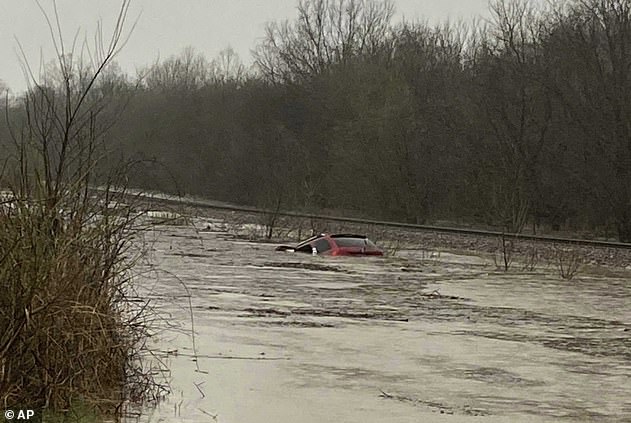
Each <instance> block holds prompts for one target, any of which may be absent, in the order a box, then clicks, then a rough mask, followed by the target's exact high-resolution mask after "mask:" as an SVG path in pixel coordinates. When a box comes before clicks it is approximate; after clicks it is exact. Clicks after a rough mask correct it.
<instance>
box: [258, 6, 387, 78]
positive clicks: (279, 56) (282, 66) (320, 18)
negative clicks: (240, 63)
mask: <svg viewBox="0 0 631 423" xmlns="http://www.w3.org/2000/svg"><path fill="white" fill-rule="evenodd" d="M393 13H394V6H393V4H392V3H391V1H390V0H384V1H375V0H301V1H300V2H299V3H298V19H297V20H296V21H294V22H293V23H292V22H288V21H286V22H284V23H282V24H276V23H272V24H269V25H268V26H267V28H266V34H265V41H264V42H263V44H262V45H261V46H259V48H258V49H257V50H256V51H255V52H254V56H255V59H256V61H255V63H256V65H257V67H258V68H259V69H260V71H261V72H262V73H263V75H265V76H266V77H267V78H268V79H269V80H272V81H291V80H296V79H298V80H299V79H304V78H306V77H308V76H309V75H317V74H320V73H321V72H323V71H324V70H326V69H327V68H328V67H330V66H331V65H333V64H336V63H346V62H348V60H350V59H351V58H353V57H356V56H357V55H370V54H374V53H376V52H377V51H378V50H379V49H380V48H381V47H382V46H383V42H384V40H385V39H386V37H387V34H388V31H389V24H390V20H391V18H392V15H393Z"/></svg>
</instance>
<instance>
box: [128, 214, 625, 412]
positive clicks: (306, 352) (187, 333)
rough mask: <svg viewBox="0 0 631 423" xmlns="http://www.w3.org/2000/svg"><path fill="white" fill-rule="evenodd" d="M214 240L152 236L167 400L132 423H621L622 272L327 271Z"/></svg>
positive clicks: (337, 265) (463, 258)
mask: <svg viewBox="0 0 631 423" xmlns="http://www.w3.org/2000/svg"><path fill="white" fill-rule="evenodd" d="M215 229H216V230H209V231H202V232H197V231H195V230H194V229H192V228H188V227H174V226H171V227H169V226H159V227H156V228H155V231H154V232H153V233H152V234H150V235H149V236H148V240H147V241H148V242H149V244H148V245H149V247H150V250H151V251H150V254H149V259H150V262H151V263H152V265H153V266H155V271H147V272H146V273H144V275H143V277H142V279H141V280H140V284H139V285H140V289H141V292H142V294H143V295H145V296H148V297H149V298H151V299H152V300H153V301H152V303H153V305H154V306H155V307H156V309H157V310H158V311H159V312H160V315H161V316H162V317H163V318H164V321H163V322H162V326H163V327H164V330H163V331H162V332H161V333H160V335H159V336H158V337H155V338H154V339H153V340H152V341H151V342H152V347H153V348H155V349H156V350H157V351H160V352H161V353H160V354H159V356H160V357H161V358H162V360H163V361H164V363H165V364H166V366H167V367H168V368H169V369H170V377H169V382H170V386H171V390H172V394H171V395H170V396H169V397H168V399H167V400H166V401H164V402H163V403H162V404H161V405H160V406H159V407H157V408H156V409H154V410H149V411H147V413H146V416H145V417H144V418H143V420H144V421H149V422H162V421H164V422H171V421H182V422H215V421H216V422H221V423H258V422H296V423H298V422H300V423H316V422H317V423H323V422H358V423H359V422H362V423H364V422H365V423H371V422H375V423H377V422H379V423H384V422H392V423H398V422H434V421H435V422H443V421H444V422H470V421H471V422H509V421H510V422H548V421H550V422H556V421H559V422H569V421H577V422H580V421H596V422H622V421H631V283H630V282H629V279H628V276H629V272H627V273H626V274H625V273H624V272H623V271H621V272H620V273H619V274H617V273H615V272H611V271H608V272H600V274H599V272H592V273H589V272H584V273H582V274H580V275H578V276H577V277H575V278H574V279H573V280H570V281H567V280H563V279H561V278H560V277H559V276H558V274H557V273H556V270H555V269H543V270H540V271H535V272H528V273H525V272H519V271H511V272H508V273H504V272H498V271H496V268H495V265H494V263H493V261H492V260H489V259H488V258H484V257H476V256H470V255H459V254H454V253H446V252H438V251H434V252H431V251H430V252H428V251H425V250H420V249H401V250H399V251H397V253H396V254H395V255H394V256H390V257H385V258H324V257H317V256H310V255H298V254H291V253H280V252H275V251H274V246H275V245H273V244H265V243H254V242H247V241H243V240H239V239H236V238H234V237H231V236H230V235H229V234H228V233H227V232H225V231H223V230H221V227H220V226H216V227H215ZM605 274H606V276H605ZM192 328H194V333H195V336H194V337H193V336H191V329H192ZM196 356H197V359H195V357H196Z"/></svg>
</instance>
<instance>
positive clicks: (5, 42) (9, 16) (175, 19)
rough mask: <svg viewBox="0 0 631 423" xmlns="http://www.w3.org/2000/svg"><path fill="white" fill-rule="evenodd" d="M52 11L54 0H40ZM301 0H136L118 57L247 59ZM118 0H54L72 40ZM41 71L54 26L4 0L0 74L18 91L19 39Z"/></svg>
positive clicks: (444, 0)
mask: <svg viewBox="0 0 631 423" xmlns="http://www.w3.org/2000/svg"><path fill="white" fill-rule="evenodd" d="M394 1H395V5H396V10H397V14H396V18H395V20H397V21H398V20H401V18H402V17H403V16H404V17H405V18H406V19H407V20H416V19H427V20H428V21H429V22H431V23H437V22H441V21H443V20H445V19H447V18H450V19H458V18H464V19H465V20H468V19H470V18H471V17H473V16H483V17H486V16H488V13H487V11H488V7H487V0H394ZM40 3H41V4H42V6H43V7H44V8H45V9H47V10H48V11H49V12H50V15H51V16H53V15H52V0H40ZM296 4H297V0H132V2H131V7H130V10H129V17H128V25H130V24H131V23H132V22H133V21H135V20H136V18H138V24H137V26H136V28H135V30H134V32H133V34H132V36H131V38H130V40H129V42H128V44H127V46H126V47H125V49H124V50H123V51H122V52H121V54H120V55H119V56H118V59H117V61H118V62H119V64H120V65H121V67H122V68H123V70H125V71H126V72H128V73H131V74H135V69H136V68H140V67H142V66H145V65H148V64H150V63H153V62H154V61H155V60H156V59H157V58H158V57H160V58H166V57H168V56H170V55H172V54H177V53H179V52H181V51H182V50H183V49H184V48H185V47H187V46H192V47H194V48H195V50H197V51H198V52H201V53H204V54H205V55H206V57H208V58H212V57H214V56H216V55H217V54H218V53H219V51H221V50H222V49H224V48H226V47H228V46H231V47H232V48H233V49H234V50H235V51H236V52H237V54H238V55H239V56H240V57H241V59H242V61H243V62H244V63H246V64H249V63H250V60H251V58H250V49H252V48H253V47H254V46H255V45H256V43H257V41H258V40H259V39H260V37H262V36H263V33H264V26H265V23H266V22H269V21H277V20H284V19H293V18H294V17H295V16H296ZM119 6H120V1H118V0H57V9H58V11H59V16H60V20H61V26H62V28H63V29H64V31H65V34H64V37H65V39H66V42H67V44H68V45H70V44H71V43H72V39H73V36H74V33H75V32H76V31H77V29H80V30H81V31H82V32H81V35H80V38H81V39H83V38H85V35H86V33H87V35H88V37H90V39H91V37H92V36H93V34H94V29H95V28H96V22H97V21H98V20H99V19H102V20H103V26H104V31H105V33H106V34H107V33H110V30H111V28H112V27H113V25H114V22H115V21H114V19H115V17H116V14H117V12H118V8H119ZM16 39H17V40H19V42H20V44H21V45H22V47H23V48H24V51H25V53H26V55H27V57H28V60H29V63H30V64H31V66H32V67H33V68H34V70H35V71H36V72H37V69H38V68H39V66H40V63H41V58H42V57H43V59H44V62H47V61H50V60H51V59H52V58H53V57H54V54H53V51H54V50H53V47H52V44H51V41H50V34H49V32H48V28H47V26H46V21H45V19H44V17H43V15H42V12H41V11H40V10H39V8H38V7H37V3H36V2H35V0H0V57H2V61H1V62H0V80H2V81H4V83H5V84H6V85H8V86H9V87H10V88H11V90H12V91H13V92H16V91H21V90H23V89H24V87H25V86H26V84H25V82H24V76H23V73H22V69H21V66H20V61H19V59H18V53H17V52H18V42H17V41H16Z"/></svg>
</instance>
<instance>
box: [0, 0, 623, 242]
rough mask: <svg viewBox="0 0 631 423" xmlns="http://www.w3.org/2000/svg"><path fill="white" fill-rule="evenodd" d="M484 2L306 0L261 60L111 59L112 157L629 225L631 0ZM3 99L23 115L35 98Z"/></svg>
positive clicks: (420, 205)
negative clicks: (407, 12) (413, 16)
mask: <svg viewBox="0 0 631 423" xmlns="http://www.w3.org/2000/svg"><path fill="white" fill-rule="evenodd" d="M490 8H491V16H492V17H491V19H490V20H488V21H478V22H471V23H465V22H456V23H454V22H447V23H443V24H440V25H436V26H431V25H429V24H427V23H423V22H404V23H393V15H394V4H393V3H391V2H390V1H389V0H385V1H376V0H300V1H299V3H298V7H297V17H296V18H295V19H294V20H290V21H285V22H276V23H270V24H268V25H267V28H266V31H265V34H264V38H263V41H262V42H261V43H260V44H259V45H258V46H257V47H256V49H255V50H254V51H253V54H254V66H253V68H252V69H246V67H245V66H244V65H243V64H242V63H241V62H240V60H239V58H238V57H237V56H236V55H235V54H234V52H233V51H231V50H226V51H224V52H223V53H222V54H220V56H219V57H217V58H215V59H213V60H208V59H207V58H205V57H204V56H203V55H202V54H200V53H197V52H196V51H195V50H194V49H192V48H187V49H185V50H184V51H183V52H182V53H181V54H179V55H177V56H173V57H170V58H167V59H165V60H163V61H161V62H159V63H156V64H154V65H152V66H150V67H148V68H147V69H145V70H144V71H142V72H141V75H140V76H139V77H132V76H129V75H126V74H125V73H124V72H122V71H121V70H120V69H119V68H117V67H116V66H109V67H108V69H106V70H105V72H104V73H103V75H102V78H101V79H100V80H99V81H98V85H97V87H95V88H96V89H95V91H94V92H95V93H96V94H94V95H100V96H103V98H108V99H111V101H110V102H109V103H108V104H110V106H109V108H108V109H107V110H105V111H104V113H109V114H110V115H111V117H112V119H111V121H112V122H113V123H112V125H111V127H109V128H108V129H109V131H108V132H107V135H104V136H107V137H108V146H109V147H108V148H109V149H110V150H111V151H113V152H115V154H114V155H110V156H109V157H113V158H115V159H110V160H111V161H112V160H114V161H117V160H118V158H120V157H126V158H131V159H132V160H135V162H136V164H137V166H135V167H134V170H133V171H132V172H131V173H130V174H129V175H128V178H129V180H130V183H131V184H132V185H135V186H138V187H143V188H149V189H161V190H166V191H172V192H180V193H186V194H194V195H200V196H206V197H211V198H214V199H218V200H227V201H231V202H237V203H243V204H252V205H258V206H265V207H273V208H282V209H293V210H308V211H335V212H342V213H345V214H351V215H356V216H365V217H372V218H380V219H389V220H398V221H405V222H415V223H429V222H434V223H435V222H439V221H448V222H452V223H461V224H467V225H477V226H485V227H492V228H496V229H499V230H503V231H506V232H511V233H516V232H523V231H535V232H537V231H542V230H544V231H551V230H559V229H562V230H568V231H575V232H580V231H587V232H589V233H591V234H592V235H597V236H607V237H609V236H614V235H615V236H616V237H617V238H618V239H619V240H621V241H631V73H630V72H631V70H630V69H631V2H629V1H628V0H567V1H562V2H556V3H555V4H554V5H552V6H546V7H539V6H537V5H536V4H535V3H533V2H531V1H528V0H493V1H492V2H491V4H490ZM3 107H4V108H7V107H8V108H9V109H10V111H11V113H8V114H7V115H9V116H10V118H9V119H8V122H9V123H10V124H11V125H10V127H11V128H13V129H12V130H13V131H16V130H19V128H20V119H22V120H23V119H24V118H25V117H24V113H22V112H21V110H23V109H24V108H23V102H21V101H20V99H14V100H13V101H11V102H8V103H7V104H6V105H4V106H3ZM121 107H123V108H122V109H121ZM117 110H123V112H122V113H118V112H117ZM8 132H9V131H8V128H7V125H6V123H5V124H3V127H2V128H0V142H1V143H4V144H10V142H9V141H8V140H10V135H9V133H8ZM109 164H112V165H113V164H114V163H113V162H112V163H109ZM109 164H108V163H107V162H104V163H103V164H102V165H103V166H105V167H107V166H108V165H109Z"/></svg>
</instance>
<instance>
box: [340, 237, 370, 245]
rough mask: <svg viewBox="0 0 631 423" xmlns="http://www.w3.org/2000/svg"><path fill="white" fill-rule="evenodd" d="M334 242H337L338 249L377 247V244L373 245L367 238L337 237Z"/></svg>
mask: <svg viewBox="0 0 631 423" xmlns="http://www.w3.org/2000/svg"><path fill="white" fill-rule="evenodd" d="M333 241H335V243H336V244H337V246H338V247H359V248H364V247H375V244H373V243H372V242H370V241H369V240H368V239H366V238H350V237H347V238H344V237H339V238H337V237H336V238H333Z"/></svg>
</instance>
